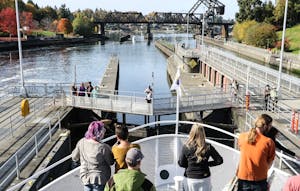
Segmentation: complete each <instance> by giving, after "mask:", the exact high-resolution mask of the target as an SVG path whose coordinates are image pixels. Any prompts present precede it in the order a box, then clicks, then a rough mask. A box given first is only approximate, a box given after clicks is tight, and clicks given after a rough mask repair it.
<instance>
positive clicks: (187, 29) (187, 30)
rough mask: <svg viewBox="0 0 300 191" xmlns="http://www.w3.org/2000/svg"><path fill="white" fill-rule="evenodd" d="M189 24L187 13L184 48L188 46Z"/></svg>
mask: <svg viewBox="0 0 300 191" xmlns="http://www.w3.org/2000/svg"><path fill="white" fill-rule="evenodd" d="M189 23H190V12H188V15H187V25H186V47H189V46H188V43H189Z"/></svg>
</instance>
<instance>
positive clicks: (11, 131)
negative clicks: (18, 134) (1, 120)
mask: <svg viewBox="0 0 300 191" xmlns="http://www.w3.org/2000/svg"><path fill="white" fill-rule="evenodd" d="M9 123H10V134H11V136H12V137H13V136H14V133H13V129H12V128H13V125H12V121H11V116H10V117H9Z"/></svg>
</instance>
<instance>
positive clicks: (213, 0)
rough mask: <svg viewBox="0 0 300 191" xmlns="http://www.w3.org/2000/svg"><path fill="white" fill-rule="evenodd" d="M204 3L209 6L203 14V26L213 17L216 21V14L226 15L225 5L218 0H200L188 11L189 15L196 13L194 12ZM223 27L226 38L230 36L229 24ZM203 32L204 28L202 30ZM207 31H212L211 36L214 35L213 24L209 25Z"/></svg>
mask: <svg viewBox="0 0 300 191" xmlns="http://www.w3.org/2000/svg"><path fill="white" fill-rule="evenodd" d="M201 4H203V5H204V6H205V7H207V11H206V12H205V13H204V14H203V15H202V19H201V20H202V24H201V27H202V28H203V27H204V26H203V25H205V22H206V23H207V21H208V20H210V19H212V21H214V17H215V16H216V15H224V13H225V5H224V4H223V3H221V2H220V1H218V0H198V1H197V2H196V3H195V4H194V5H193V7H192V8H191V9H190V10H189V12H188V17H191V16H193V15H194V12H195V11H196V10H197V9H198V8H199V6H200V5H201ZM222 29H224V30H225V32H224V34H227V35H225V38H227V37H228V26H224V27H222ZM202 33H203V30H202ZM206 33H210V34H211V36H213V35H214V34H213V26H208V27H207V30H206Z"/></svg>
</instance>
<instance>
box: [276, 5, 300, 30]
mask: <svg viewBox="0 0 300 191" xmlns="http://www.w3.org/2000/svg"><path fill="white" fill-rule="evenodd" d="M284 9H285V0H278V2H277V4H276V7H275V10H274V18H275V22H276V24H277V25H278V26H282V23H283V17H284ZM299 22H300V1H299V0H289V1H288V13H287V23H286V24H287V26H289V27H291V26H294V25H296V24H298V23H299Z"/></svg>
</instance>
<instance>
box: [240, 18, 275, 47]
mask: <svg viewBox="0 0 300 191" xmlns="http://www.w3.org/2000/svg"><path fill="white" fill-rule="evenodd" d="M276 41H277V35H276V30H275V27H274V26H273V25H271V24H268V23H257V24H255V25H252V26H251V27H250V28H249V29H248V30H247V33H246V35H245V43H246V44H249V45H252V46H256V47H261V48H273V47H274V46H275V43H276Z"/></svg>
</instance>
